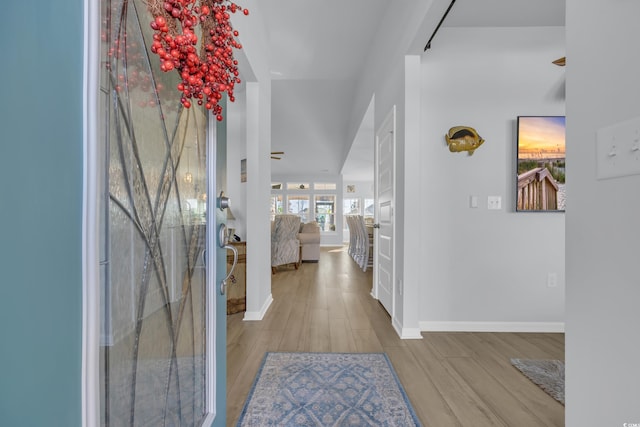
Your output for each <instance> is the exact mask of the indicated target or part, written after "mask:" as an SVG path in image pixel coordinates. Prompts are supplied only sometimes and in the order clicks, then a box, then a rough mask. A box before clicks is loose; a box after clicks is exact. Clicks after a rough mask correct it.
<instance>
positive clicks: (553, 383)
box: [511, 359, 564, 405]
mask: <svg viewBox="0 0 640 427" xmlns="http://www.w3.org/2000/svg"><path fill="white" fill-rule="evenodd" d="M511 364H512V365H513V366H515V367H516V368H517V369H518V370H519V371H520V372H522V374H524V376H526V377H527V378H529V379H530V380H531V381H533V383H534V384H536V385H537V386H538V387H540V388H541V389H543V390H544V391H545V392H546V393H547V394H548V395H549V396H551V397H553V398H554V399H556V400H557V401H558V402H560V403H562V404H563V405H564V362H562V361H560V360H532V359H511Z"/></svg>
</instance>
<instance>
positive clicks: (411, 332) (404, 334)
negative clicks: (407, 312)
mask: <svg viewBox="0 0 640 427" xmlns="http://www.w3.org/2000/svg"><path fill="white" fill-rule="evenodd" d="M391 325H392V326H393V329H394V330H395V331H396V333H397V334H398V336H399V337H400V339H403V340H421V339H422V334H421V333H420V332H421V331H420V328H403V327H402V325H401V324H400V322H399V321H398V319H393V320H392V321H391Z"/></svg>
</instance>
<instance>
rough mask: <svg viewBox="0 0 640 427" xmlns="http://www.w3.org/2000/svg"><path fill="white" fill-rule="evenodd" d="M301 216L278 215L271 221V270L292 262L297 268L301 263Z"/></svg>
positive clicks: (273, 271)
mask: <svg viewBox="0 0 640 427" xmlns="http://www.w3.org/2000/svg"><path fill="white" fill-rule="evenodd" d="M300 227H301V226H300V217H299V216H297V215H288V214H283V215H276V217H275V219H274V221H273V222H272V223H271V272H272V273H275V272H276V267H278V266H281V265H287V264H292V265H293V266H294V267H295V268H296V270H297V269H298V265H299V263H300V241H299V240H298V233H299V232H300Z"/></svg>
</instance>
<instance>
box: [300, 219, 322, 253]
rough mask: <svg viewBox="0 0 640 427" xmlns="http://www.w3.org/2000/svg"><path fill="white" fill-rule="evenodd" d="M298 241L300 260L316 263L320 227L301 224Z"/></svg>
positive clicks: (318, 250) (309, 223) (316, 224)
mask: <svg viewBox="0 0 640 427" xmlns="http://www.w3.org/2000/svg"><path fill="white" fill-rule="evenodd" d="M298 240H299V241H300V260H301V261H303V262H318V260H319V259H320V226H319V225H318V223H317V222H308V223H306V224H301V225H300V232H299V233H298Z"/></svg>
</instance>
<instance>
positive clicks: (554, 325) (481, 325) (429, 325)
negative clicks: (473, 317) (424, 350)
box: [419, 321, 564, 333]
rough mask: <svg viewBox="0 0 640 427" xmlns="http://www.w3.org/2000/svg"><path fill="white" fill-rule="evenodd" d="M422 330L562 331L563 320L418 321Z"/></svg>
mask: <svg viewBox="0 0 640 427" xmlns="http://www.w3.org/2000/svg"><path fill="white" fill-rule="evenodd" d="M419 326H420V330H421V331H423V332H543V333H558V332H561V333H563V332H564V322H428V321H423V322H419Z"/></svg>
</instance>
